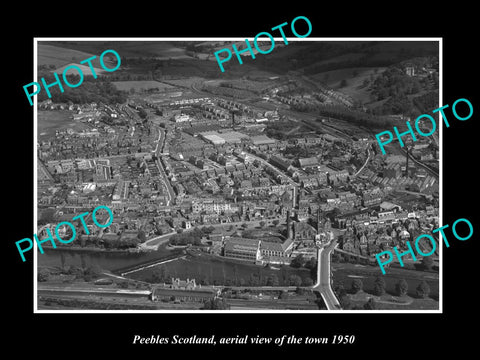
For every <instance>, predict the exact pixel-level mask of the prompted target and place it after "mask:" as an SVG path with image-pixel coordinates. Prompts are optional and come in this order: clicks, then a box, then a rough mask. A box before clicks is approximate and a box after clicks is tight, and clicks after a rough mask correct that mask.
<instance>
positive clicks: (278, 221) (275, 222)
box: [272, 219, 280, 226]
mask: <svg viewBox="0 0 480 360" xmlns="http://www.w3.org/2000/svg"><path fill="white" fill-rule="evenodd" d="M272 223H273V225H275V226H277V225H278V224H280V220H278V219H275V220H273V221H272Z"/></svg>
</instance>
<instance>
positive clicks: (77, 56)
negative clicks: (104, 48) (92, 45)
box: [38, 41, 100, 68]
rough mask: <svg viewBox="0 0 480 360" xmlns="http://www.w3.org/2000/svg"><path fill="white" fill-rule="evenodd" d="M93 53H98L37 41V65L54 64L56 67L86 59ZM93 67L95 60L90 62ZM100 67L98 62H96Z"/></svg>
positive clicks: (95, 65)
mask: <svg viewBox="0 0 480 360" xmlns="http://www.w3.org/2000/svg"><path fill="white" fill-rule="evenodd" d="M94 55H100V54H92V53H90V52H83V51H78V50H73V49H67V48H64V47H61V46H55V45H46V44H45V42H43V41H40V42H38V65H39V66H40V65H54V66H55V67H56V68H57V67H60V66H63V65H66V64H69V63H72V62H77V63H78V62H80V61H82V60H85V59H88V58H89V57H92V56H94ZM92 64H94V67H97V64H98V62H97V64H95V61H94V62H92ZM98 67H100V64H98Z"/></svg>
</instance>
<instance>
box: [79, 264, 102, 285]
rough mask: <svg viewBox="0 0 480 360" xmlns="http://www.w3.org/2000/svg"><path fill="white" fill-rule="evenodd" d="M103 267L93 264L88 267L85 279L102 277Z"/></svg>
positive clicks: (90, 279)
mask: <svg viewBox="0 0 480 360" xmlns="http://www.w3.org/2000/svg"><path fill="white" fill-rule="evenodd" d="M102 272H103V271H102V268H101V267H100V266H98V265H96V264H95V265H91V266H89V267H88V268H86V269H85V272H84V275H83V279H84V280H85V281H92V280H94V279H97V278H99V277H100V275H101V274H102Z"/></svg>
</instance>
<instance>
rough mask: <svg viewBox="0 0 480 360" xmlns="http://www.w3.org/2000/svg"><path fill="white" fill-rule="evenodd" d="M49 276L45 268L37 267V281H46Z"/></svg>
mask: <svg viewBox="0 0 480 360" xmlns="http://www.w3.org/2000/svg"><path fill="white" fill-rule="evenodd" d="M49 277H50V272H49V271H48V270H47V269H45V268H39V269H38V272H37V281H38V282H43V281H47V280H48V278H49Z"/></svg>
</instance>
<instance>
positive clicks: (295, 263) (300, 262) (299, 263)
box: [290, 254, 305, 268]
mask: <svg viewBox="0 0 480 360" xmlns="http://www.w3.org/2000/svg"><path fill="white" fill-rule="evenodd" d="M304 265H305V259H304V258H303V255H302V254H300V255H297V256H296V257H295V258H293V260H292V261H291V263H290V266H291V267H293V268H301V267H303V266H304Z"/></svg>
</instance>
